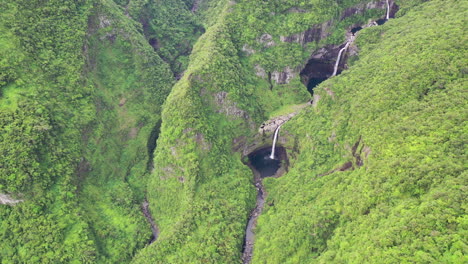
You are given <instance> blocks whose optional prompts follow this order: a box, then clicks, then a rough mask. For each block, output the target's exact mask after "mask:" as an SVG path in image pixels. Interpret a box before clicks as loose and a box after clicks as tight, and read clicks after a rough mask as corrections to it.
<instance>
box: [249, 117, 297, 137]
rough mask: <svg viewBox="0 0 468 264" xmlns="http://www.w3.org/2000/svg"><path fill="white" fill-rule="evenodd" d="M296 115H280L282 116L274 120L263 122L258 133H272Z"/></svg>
mask: <svg viewBox="0 0 468 264" xmlns="http://www.w3.org/2000/svg"><path fill="white" fill-rule="evenodd" d="M296 114H297V112H294V113H290V114H287V115H282V116H277V117H275V118H272V119H270V120H268V121H266V122H264V123H263V124H262V125H261V126H260V128H259V129H258V132H259V133H260V134H268V133H274V132H275V130H276V128H277V127H278V126H280V125H282V124H284V123H286V121H288V120H289V119H291V118H293V117H294V116H295V115H296Z"/></svg>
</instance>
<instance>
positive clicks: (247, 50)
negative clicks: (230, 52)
mask: <svg viewBox="0 0 468 264" xmlns="http://www.w3.org/2000/svg"><path fill="white" fill-rule="evenodd" d="M242 51H243V52H245V53H246V54H247V55H252V54H254V53H255V50H254V49H252V48H251V47H250V46H249V45H248V44H245V45H244V46H242Z"/></svg>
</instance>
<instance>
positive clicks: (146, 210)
mask: <svg viewBox="0 0 468 264" xmlns="http://www.w3.org/2000/svg"><path fill="white" fill-rule="evenodd" d="M141 211H142V212H143V215H144V216H145V218H146V220H147V221H148V223H149V224H150V225H151V232H152V233H153V235H152V236H151V239H150V241H149V242H148V245H151V244H152V243H153V242H154V241H156V239H158V237H159V229H158V226H157V225H156V223H155V222H154V219H153V216H152V215H151V212H150V210H149V202H148V200H147V199H146V198H145V200H144V201H143V203H142V204H141Z"/></svg>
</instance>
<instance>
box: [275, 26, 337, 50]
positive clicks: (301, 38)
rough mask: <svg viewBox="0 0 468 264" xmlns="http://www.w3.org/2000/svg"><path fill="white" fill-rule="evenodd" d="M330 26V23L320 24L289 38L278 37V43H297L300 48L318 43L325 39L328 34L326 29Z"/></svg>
mask: <svg viewBox="0 0 468 264" xmlns="http://www.w3.org/2000/svg"><path fill="white" fill-rule="evenodd" d="M331 26H332V21H327V22H324V23H322V24H318V25H313V26H312V27H311V28H309V29H307V30H306V31H303V32H300V33H296V34H292V35H289V36H280V41H282V42H290V43H299V44H301V45H302V46H304V45H306V44H307V43H310V42H318V41H320V40H322V39H324V38H326V37H327V36H328V35H329V34H330V33H329V32H328V29H329V28H330V27H331Z"/></svg>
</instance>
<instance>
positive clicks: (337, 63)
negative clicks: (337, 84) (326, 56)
mask: <svg viewBox="0 0 468 264" xmlns="http://www.w3.org/2000/svg"><path fill="white" fill-rule="evenodd" d="M349 44H351V41H348V42H346V45H345V46H344V48H342V49H340V52H339V53H338V58H336V62H335V68H334V69H333V74H332V77H333V76H335V75H336V72H337V71H338V66H339V65H340V59H341V54H342V53H343V52H344V51H345V50H346V49H347V48H348V46H349Z"/></svg>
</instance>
